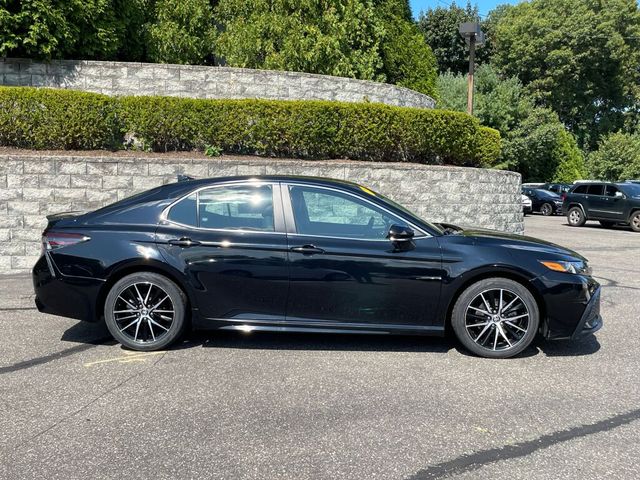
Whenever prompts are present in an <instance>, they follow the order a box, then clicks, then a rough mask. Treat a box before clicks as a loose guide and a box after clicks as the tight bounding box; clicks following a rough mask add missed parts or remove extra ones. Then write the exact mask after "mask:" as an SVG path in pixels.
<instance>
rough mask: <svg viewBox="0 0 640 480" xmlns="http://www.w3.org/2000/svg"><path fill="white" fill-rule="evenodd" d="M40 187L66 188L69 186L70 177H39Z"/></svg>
mask: <svg viewBox="0 0 640 480" xmlns="http://www.w3.org/2000/svg"><path fill="white" fill-rule="evenodd" d="M39 182H40V186H41V187H53V188H68V187H69V186H70V185H71V176H70V175H66V174H65V175H39Z"/></svg>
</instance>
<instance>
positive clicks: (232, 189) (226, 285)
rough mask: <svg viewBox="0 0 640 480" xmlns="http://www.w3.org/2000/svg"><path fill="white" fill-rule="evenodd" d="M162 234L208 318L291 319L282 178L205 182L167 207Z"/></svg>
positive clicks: (233, 320)
mask: <svg viewBox="0 0 640 480" xmlns="http://www.w3.org/2000/svg"><path fill="white" fill-rule="evenodd" d="M157 241H158V243H159V248H160V250H161V251H162V253H163V255H164V257H165V258H166V260H167V261H168V262H169V263H170V264H172V265H173V266H174V267H175V268H177V269H178V270H179V271H181V272H184V273H185V274H186V275H187V276H188V278H189V281H190V283H191V284H192V285H193V287H194V290H195V296H196V301H197V308H198V309H199V310H200V315H201V316H202V317H203V318H206V319H211V320H224V321H226V322H229V323H231V324H233V323H241V322H242V323H246V320H249V319H251V320H254V321H257V322H270V321H276V322H277V321H282V320H284V315H285V308H286V300H287V289H288V283H289V278H288V265H287V240H286V232H285V229H284V221H283V217H282V203H281V200H280V186H279V184H278V183H277V182H274V183H270V182H244V183H241V182H236V183H231V184H221V185H216V186H211V187H206V188H202V189H199V190H198V191H196V192H193V193H191V194H190V195H188V196H186V197H184V198H183V199H181V200H179V201H178V202H176V203H175V204H174V205H173V206H172V207H170V209H168V211H167V212H165V219H164V220H163V222H162V223H161V225H160V226H159V228H158V230H157Z"/></svg>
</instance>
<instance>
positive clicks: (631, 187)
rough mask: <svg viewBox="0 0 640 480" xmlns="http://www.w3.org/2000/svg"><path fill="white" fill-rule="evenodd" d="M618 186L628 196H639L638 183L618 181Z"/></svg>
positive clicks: (639, 186) (639, 187)
mask: <svg viewBox="0 0 640 480" xmlns="http://www.w3.org/2000/svg"><path fill="white" fill-rule="evenodd" d="M618 188H620V190H622V191H623V192H624V193H625V194H627V195H628V196H630V197H634V198H640V184H638V183H619V184H618Z"/></svg>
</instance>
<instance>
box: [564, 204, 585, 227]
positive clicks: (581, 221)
mask: <svg viewBox="0 0 640 480" xmlns="http://www.w3.org/2000/svg"><path fill="white" fill-rule="evenodd" d="M574 211H575V212H578V215H579V216H580V218H579V220H578V221H577V222H576V223H572V222H571V212H574ZM586 221H587V220H586V219H585V216H584V213H582V209H581V208H580V207H571V208H570V209H569V211H568V212H567V223H568V224H569V226H571V227H581V226H582V225H584V224H585V222H586Z"/></svg>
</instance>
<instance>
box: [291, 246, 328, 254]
mask: <svg viewBox="0 0 640 480" xmlns="http://www.w3.org/2000/svg"><path fill="white" fill-rule="evenodd" d="M291 251H292V252H296V253H302V254H304V255H314V254H316V253H324V250H323V249H321V248H318V247H316V246H315V245H301V246H299V247H291Z"/></svg>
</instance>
